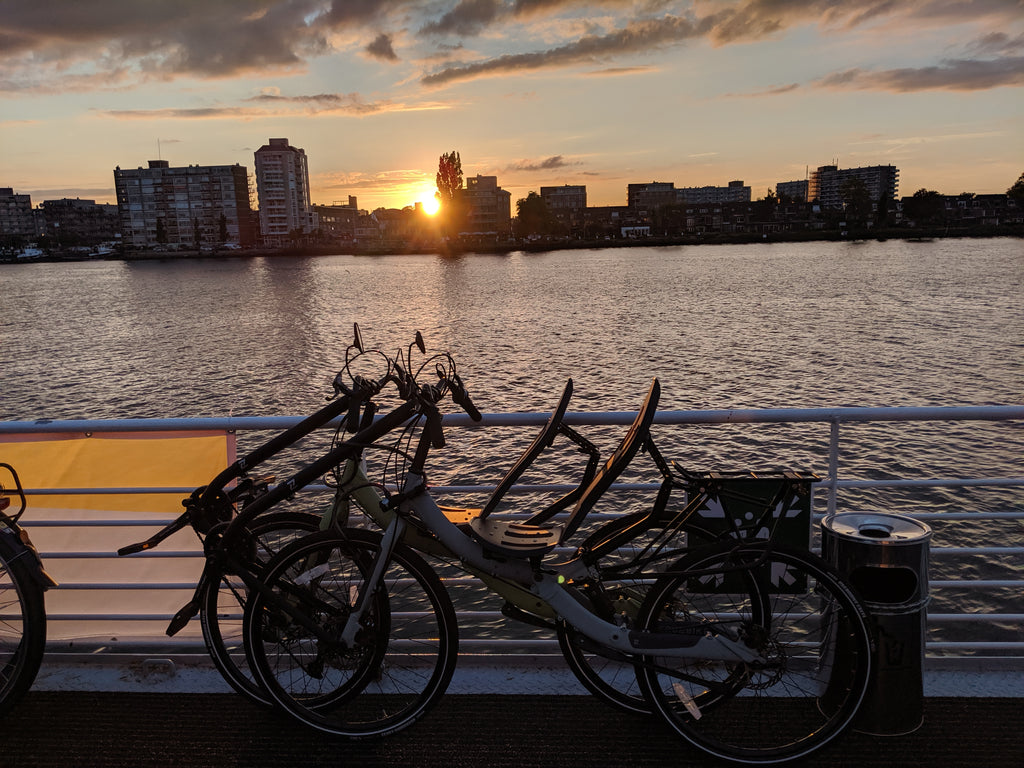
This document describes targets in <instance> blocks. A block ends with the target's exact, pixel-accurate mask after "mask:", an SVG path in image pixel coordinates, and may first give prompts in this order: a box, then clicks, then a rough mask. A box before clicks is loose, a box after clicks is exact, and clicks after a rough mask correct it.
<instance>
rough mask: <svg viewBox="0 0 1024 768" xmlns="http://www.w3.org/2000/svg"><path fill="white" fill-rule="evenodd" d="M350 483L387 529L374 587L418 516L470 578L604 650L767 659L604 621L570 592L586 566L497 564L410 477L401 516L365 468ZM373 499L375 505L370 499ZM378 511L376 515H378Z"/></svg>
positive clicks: (711, 639)
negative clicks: (540, 609) (518, 594)
mask: <svg viewBox="0 0 1024 768" xmlns="http://www.w3.org/2000/svg"><path fill="white" fill-rule="evenodd" d="M345 475H346V477H348V480H347V481H345V483H344V485H343V488H342V490H343V491H344V489H345V487H346V486H347V487H348V488H351V489H352V495H353V496H354V498H355V499H356V502H357V504H358V505H359V506H360V507H361V508H363V510H364V511H365V512H367V514H368V515H369V516H370V517H371V518H372V519H374V521H375V522H377V523H378V524H379V525H381V527H383V528H384V537H383V540H382V542H381V550H380V553H379V554H378V559H377V561H376V562H375V563H374V568H373V571H372V576H371V579H370V581H369V583H370V584H372V585H376V584H378V583H379V581H380V578H381V576H382V575H383V572H384V568H385V566H386V564H387V561H388V560H390V557H391V553H392V551H393V549H394V547H395V546H396V544H397V543H398V542H399V541H401V539H402V535H403V533H404V532H405V530H406V528H407V525H406V523H405V521H404V519H403V518H404V517H405V516H406V515H414V516H415V517H416V518H418V519H419V520H420V521H422V522H423V523H424V524H425V525H426V527H427V528H428V530H429V531H430V532H432V533H433V534H434V535H435V536H437V538H438V540H439V541H440V543H441V544H442V545H443V546H444V547H445V548H446V549H447V550H448V551H449V552H450V553H451V554H452V555H453V556H454V557H457V558H458V559H459V560H460V561H461V562H462V564H463V566H464V567H465V568H466V569H467V570H468V571H469V572H470V573H474V574H476V575H478V576H480V577H491V578H493V579H496V580H499V581H501V582H504V583H506V584H510V585H512V586H513V587H515V588H516V589H517V590H525V591H528V592H529V593H530V594H532V595H533V596H534V597H536V598H537V599H539V600H541V601H542V602H543V603H544V604H545V605H546V606H549V607H550V609H551V611H552V613H553V614H554V615H556V616H558V617H560V618H562V619H563V620H564V621H566V622H568V623H569V624H570V625H571V626H572V627H573V628H575V629H576V630H578V631H579V632H581V633H582V634H583V635H585V636H586V637H588V638H590V639H591V640H593V641H595V642H597V643H600V644H601V645H603V646H606V647H608V648H612V649H614V650H616V651H620V652H622V653H627V654H634V655H635V654H645V653H646V654H654V655H657V656H665V657H672V658H693V659H708V660H714V661H723V662H731V663H737V662H743V663H756V662H762V661H763V659H762V658H761V657H760V656H759V655H758V654H756V653H754V652H753V651H752V650H751V649H750V648H749V647H747V645H746V644H744V643H743V642H742V641H740V640H738V639H733V638H730V637H726V636H724V635H721V634H717V633H714V632H712V631H710V630H705V631H703V632H702V633H701V634H700V636H699V637H694V636H685V635H683V636H681V635H676V634H667V633H650V632H640V631H636V630H629V629H627V628H624V627H620V626H618V625H617V624H613V623H611V622H608V621H605V620H603V619H601V618H599V617H598V616H596V615H594V613H593V612H592V611H591V610H589V609H588V608H587V606H586V605H584V604H583V603H581V602H580V601H579V600H578V599H577V598H576V597H574V595H573V593H572V592H571V591H570V590H569V589H568V586H569V585H571V584H572V583H573V582H574V581H575V580H577V579H580V578H583V577H585V576H586V575H587V571H586V568H585V566H584V565H583V564H582V563H581V561H580V560H579V559H578V558H574V559H573V560H570V561H569V562H567V563H563V564H552V565H545V566H544V567H543V568H539V567H535V566H534V565H533V564H531V563H530V562H529V561H528V560H524V559H519V558H512V557H507V558H503V559H496V558H495V557H494V556H493V554H492V553H489V552H488V551H487V550H486V549H485V548H484V546H483V545H482V544H481V543H480V542H478V541H476V540H475V539H473V538H471V537H470V536H467V535H466V534H465V533H464V532H463V531H462V530H460V528H459V527H458V526H457V525H456V524H455V523H453V522H452V521H451V520H450V519H449V518H448V516H447V515H446V514H445V512H444V510H443V509H442V508H441V507H439V506H438V504H437V502H436V501H435V500H434V499H433V497H432V496H431V495H430V494H429V492H427V491H426V490H425V488H426V485H425V482H424V478H423V477H421V476H419V475H416V474H413V473H411V472H410V473H409V474H408V475H407V476H406V479H405V488H404V491H405V492H407V493H413V491H414V489H423V490H421V491H420V492H419V493H415V494H414V495H413V496H412V497H411V498H409V499H407V500H405V501H404V502H403V503H402V504H401V505H400V508H399V509H400V512H399V513H398V514H394V513H392V512H387V511H384V510H381V507H380V498H379V497H378V496H377V493H376V491H375V490H374V489H373V488H372V487H371V486H370V485H369V483H368V482H367V481H366V476H365V474H364V473H363V471H362V468H361V467H360V466H358V463H357V462H355V461H350V462H349V466H348V467H346V472H345ZM371 494H372V496H373V497H374V498H373V500H371V498H370V495H371ZM374 507H376V510H374ZM371 592H372V590H367V591H366V593H365V594H362V595H360V597H359V599H358V601H357V605H356V606H355V610H354V611H353V613H352V614H351V615H350V616H349V620H348V622H347V625H346V628H345V632H344V635H343V637H344V639H345V640H346V642H351V640H352V639H353V638H354V637H355V633H356V631H357V629H358V626H359V621H360V619H361V617H362V613H363V611H364V610H365V608H366V606H367V605H369V597H370V594H371Z"/></svg>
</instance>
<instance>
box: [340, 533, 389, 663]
mask: <svg viewBox="0 0 1024 768" xmlns="http://www.w3.org/2000/svg"><path fill="white" fill-rule="evenodd" d="M405 527H406V526H405V520H403V519H402V518H401V517H399V516H398V515H395V516H394V517H393V518H392V519H391V522H390V523H388V527H387V528H385V529H384V534H383V535H382V537H381V541H380V550H379V551H378V552H377V555H376V556H375V557H374V559H373V567H372V568H371V570H370V576H369V578H367V579H366V580H365V581H364V582H363V585H362V588H361V589H360V591H359V595H358V596H357V597H356V601H355V605H354V606H353V607H352V612H351V613H349V615H348V619H347V620H346V622H345V627H344V629H342V631H341V637H340V638H339V640H341V642H342V645H343V646H344V647H346V648H351V647H352V646H353V645H354V644H355V642H356V635H357V634H358V633H359V630H360V627H361V626H362V619H363V615H364V614H365V613H366V611H367V609H368V608H369V606H370V601H371V600H372V599H373V596H374V595H375V594H376V593H377V590H378V589H381V588H382V587H383V585H384V572H385V571H386V570H387V567H388V563H390V562H391V556H392V554H394V551H395V547H396V546H397V545H398V542H399V541H401V539H402V534H403V533H405Z"/></svg>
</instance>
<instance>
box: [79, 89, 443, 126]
mask: <svg viewBox="0 0 1024 768" xmlns="http://www.w3.org/2000/svg"><path fill="white" fill-rule="evenodd" d="M245 103H246V104H254V105H256V106H211V107H185V108H165V109H115V110H106V111H103V112H100V113H99V114H102V115H104V116H106V117H112V118H115V119H117V120H168V119H174V120H227V119H236V120H239V119H240V120H254V119H259V118H265V117H281V116H286V115H312V116H318V115H351V116H355V117H362V116H365V115H372V114H378V113H382V112H424V111H432V110H442V109H450V105H449V104H446V103H444V102H437V101H424V102H418V103H404V102H394V101H390V100H382V101H370V102H368V101H366V100H364V99H363V97H362V96H361V95H360V94H358V93H319V94H313V95H300V96H282V95H280V94H279V93H276V92H273V91H267V92H263V93H260V94H258V95H256V96H252V97H250V98H248V99H245Z"/></svg>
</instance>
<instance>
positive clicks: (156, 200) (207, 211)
mask: <svg viewBox="0 0 1024 768" xmlns="http://www.w3.org/2000/svg"><path fill="white" fill-rule="evenodd" d="M114 188H115V190H116V193H117V210H118V216H119V218H120V220H121V235H122V238H123V242H124V244H125V245H126V246H129V247H136V248H138V247H148V246H156V245H175V246H185V247H190V248H196V247H216V246H221V245H226V244H231V245H236V246H240V247H246V246H251V245H253V244H255V233H254V231H253V226H252V210H251V208H250V205H249V174H248V172H247V170H246V169H245V167H244V166H241V165H238V164H237V163H236V164H235V165H190V166H187V167H175V168H172V167H171V165H170V163H169V162H168V161H167V160H150V161H149V166H148V167H147V168H141V167H140V168H135V169H122V168H121V167H120V166H118V167H117V168H115V169H114Z"/></svg>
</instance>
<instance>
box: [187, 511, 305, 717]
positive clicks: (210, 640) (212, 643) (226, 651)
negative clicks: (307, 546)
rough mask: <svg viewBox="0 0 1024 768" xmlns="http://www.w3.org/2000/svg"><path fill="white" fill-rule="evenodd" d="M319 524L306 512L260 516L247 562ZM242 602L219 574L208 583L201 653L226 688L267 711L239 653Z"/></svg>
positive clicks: (265, 696)
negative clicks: (205, 652)
mask: <svg viewBox="0 0 1024 768" xmlns="http://www.w3.org/2000/svg"><path fill="white" fill-rule="evenodd" d="M320 521H321V517H320V516H319V515H317V514H314V513H312V512H293V511H288V512H273V513H270V514H267V515H260V516H259V517H257V518H256V519H254V520H253V521H252V522H251V523H250V524H249V526H248V537H247V539H248V541H249V542H250V543H251V545H252V547H253V550H252V553H251V554H252V556H253V559H254V560H258V561H259V562H260V563H262V564H263V565H265V564H266V563H267V562H269V561H270V560H271V558H272V557H273V556H274V555H275V554H277V553H278V552H280V551H281V550H283V549H284V547H285V546H287V545H288V544H290V543H291V542H292V541H294V540H295V539H296V538H298V537H300V536H306V535H308V534H310V533H316V532H317V531H319V530H320ZM247 597H248V590H247V589H246V587H245V584H243V583H242V582H241V580H240V579H237V578H232V577H231V576H230V575H228V574H223V573H222V574H220V577H219V578H211V579H210V580H209V581H208V582H207V584H206V588H205V589H204V590H203V594H202V595H201V596H200V609H199V623H200V626H201V627H202V630H203V641H204V642H205V643H206V650H207V652H208V653H209V655H210V658H211V659H212V660H213V664H214V666H215V667H216V668H217V671H219V672H220V674H221V676H222V677H223V678H224V680H225V681H226V682H227V683H228V685H230V686H231V687H232V688H233V689H234V690H235V691H236V692H238V693H240V694H242V695H243V696H245V697H246V698H248V699H250V700H251V701H253V702H254V703H256V704H260V705H263V706H268V707H269V706H272V705H273V703H274V700H273V699H272V698H271V696H270V694H269V693H267V692H266V691H265V690H264V689H263V688H262V687H261V686H260V684H259V681H258V680H257V679H256V675H255V674H253V672H252V670H251V669H250V667H249V662H248V660H247V658H246V654H245V644H244V642H243V637H244V635H243V632H242V616H243V612H244V609H245V602H246V599H247Z"/></svg>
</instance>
